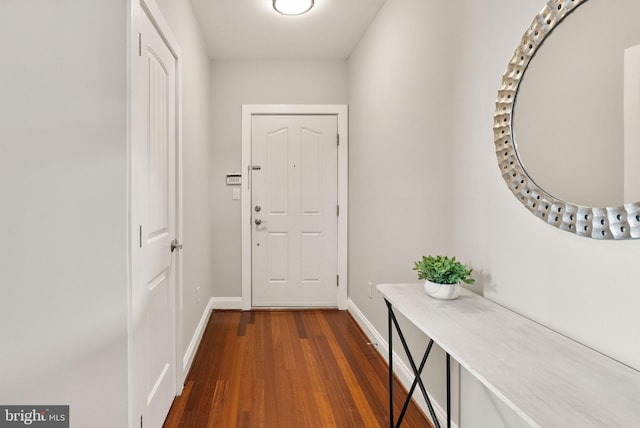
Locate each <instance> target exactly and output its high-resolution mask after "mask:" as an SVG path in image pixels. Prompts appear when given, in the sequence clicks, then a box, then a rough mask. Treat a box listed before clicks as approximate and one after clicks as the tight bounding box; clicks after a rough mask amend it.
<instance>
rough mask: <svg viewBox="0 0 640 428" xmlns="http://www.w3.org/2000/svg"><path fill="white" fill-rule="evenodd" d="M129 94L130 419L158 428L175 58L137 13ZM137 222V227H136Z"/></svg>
mask: <svg viewBox="0 0 640 428" xmlns="http://www.w3.org/2000/svg"><path fill="white" fill-rule="evenodd" d="M138 23H139V27H138V30H139V33H140V46H139V52H137V53H138V55H137V57H136V58H135V59H134V62H135V63H134V64H133V70H134V82H133V93H132V94H133V97H132V106H133V112H132V189H133V190H132V224H133V228H134V232H133V236H136V238H137V239H135V240H134V241H137V242H133V244H132V246H133V248H132V263H133V266H132V273H133V281H132V282H133V283H132V318H133V319H132V321H131V322H132V355H133V400H134V410H133V412H134V414H133V418H134V423H135V426H143V427H161V426H162V424H163V422H164V419H165V417H166V415H167V413H168V411H169V408H170V407H171V403H172V401H173V399H174V397H175V395H176V343H175V342H176V339H175V338H176V332H175V324H176V315H175V311H176V304H175V299H176V297H175V296H176V269H175V260H176V253H174V252H172V249H171V241H172V240H173V238H174V237H175V236H176V166H175V165H176V159H175V156H176V58H175V57H174V55H173V54H172V52H171V50H170V49H169V47H168V46H167V44H166V43H165V41H164V40H163V38H162V37H161V36H160V34H159V32H158V30H157V29H156V27H155V26H154V24H153V23H152V21H151V20H150V18H149V16H148V15H147V12H145V11H141V14H140V16H139V20H138ZM135 229H137V230H135Z"/></svg>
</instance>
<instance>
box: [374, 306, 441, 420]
mask: <svg viewBox="0 0 640 428" xmlns="http://www.w3.org/2000/svg"><path fill="white" fill-rule="evenodd" d="M385 302H386V304H387V309H388V314H389V333H388V334H389V396H390V397H391V399H390V405H389V417H390V419H389V420H390V422H389V424H390V426H391V427H393V426H394V417H393V399H392V398H393V391H392V388H393V366H392V361H393V350H392V341H391V340H392V336H393V329H392V328H391V324H392V323H393V325H394V326H395V329H396V331H397V332H398V336H399V337H400V341H401V342H402V346H403V348H404V351H405V353H406V355H407V358H408V359H409V363H410V365H411V369H412V370H413V374H414V376H415V378H414V380H413V384H412V386H411V390H410V392H409V394H408V396H407V399H406V400H405V403H404V406H403V409H402V413H401V414H400V417H399V418H398V421H397V423H396V424H395V427H400V424H401V423H402V419H403V418H404V413H405V411H406V408H407V406H408V404H409V402H410V401H411V395H412V394H413V391H414V390H415V387H416V384H417V385H418V386H419V387H420V391H421V392H422V396H423V397H424V400H425V402H426V403H427V407H428V409H429V413H430V415H431V419H432V421H433V423H434V425H435V427H436V428H440V422H439V421H438V418H437V417H436V414H435V411H434V409H433V405H432V404H431V400H430V399H429V395H428V394H427V390H426V388H425V386H424V383H423V382H422V377H421V374H422V370H423V368H424V365H425V363H426V361H427V357H428V356H429V352H430V351H431V347H432V346H433V339H432V340H430V341H429V345H428V346H427V350H426V351H425V353H424V356H423V357H422V362H421V363H420V369H418V368H417V367H416V364H415V361H414V359H413V356H412V355H411V352H410V351H409V347H408V346H407V341H406V340H405V338H404V334H403V333H402V330H401V329H400V325H399V324H398V320H397V319H396V317H395V314H394V313H393V308H392V305H391V303H390V302H389V301H388V300H386V299H385ZM447 417H448V415H447Z"/></svg>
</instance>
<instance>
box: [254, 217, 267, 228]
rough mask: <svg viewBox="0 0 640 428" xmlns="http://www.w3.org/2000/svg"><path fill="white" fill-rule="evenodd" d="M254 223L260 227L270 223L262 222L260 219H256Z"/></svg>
mask: <svg viewBox="0 0 640 428" xmlns="http://www.w3.org/2000/svg"><path fill="white" fill-rule="evenodd" d="M254 223H255V224H256V226H260V225H261V224H262V223H268V221H266V220H260V219H259V218H257V219H255V221H254Z"/></svg>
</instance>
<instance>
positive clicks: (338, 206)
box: [336, 205, 340, 217]
mask: <svg viewBox="0 0 640 428" xmlns="http://www.w3.org/2000/svg"><path fill="white" fill-rule="evenodd" d="M336 215H337V216H338V217H340V205H336Z"/></svg>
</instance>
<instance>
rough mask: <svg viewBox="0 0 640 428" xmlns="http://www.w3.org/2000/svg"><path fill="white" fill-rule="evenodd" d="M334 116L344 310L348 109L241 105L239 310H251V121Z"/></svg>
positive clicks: (343, 303) (340, 291)
mask: <svg viewBox="0 0 640 428" xmlns="http://www.w3.org/2000/svg"><path fill="white" fill-rule="evenodd" d="M276 114H277V115H285V114H286V115H296V114H298V115H335V116H336V117H337V118H338V134H339V135H340V144H339V146H338V204H339V205H340V215H339V216H338V275H339V278H340V281H339V285H338V286H337V293H338V294H337V303H338V309H342V310H345V309H347V290H348V270H347V269H348V264H347V261H348V260H347V250H348V245H347V242H348V241H347V236H348V235H347V233H348V221H347V220H348V218H349V206H348V202H349V198H348V190H349V181H348V180H349V158H348V156H349V117H348V114H349V110H348V106H347V105H343V104H330V105H327V104H320V105H310V104H309V105H307V104H305V105H295V104H244V105H243V106H242V192H241V196H240V199H241V207H242V216H241V221H242V296H241V299H242V309H243V310H245V311H248V310H250V309H251V308H252V302H251V183H250V179H251V177H250V171H249V168H250V166H251V120H252V117H253V116H257V115H276Z"/></svg>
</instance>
